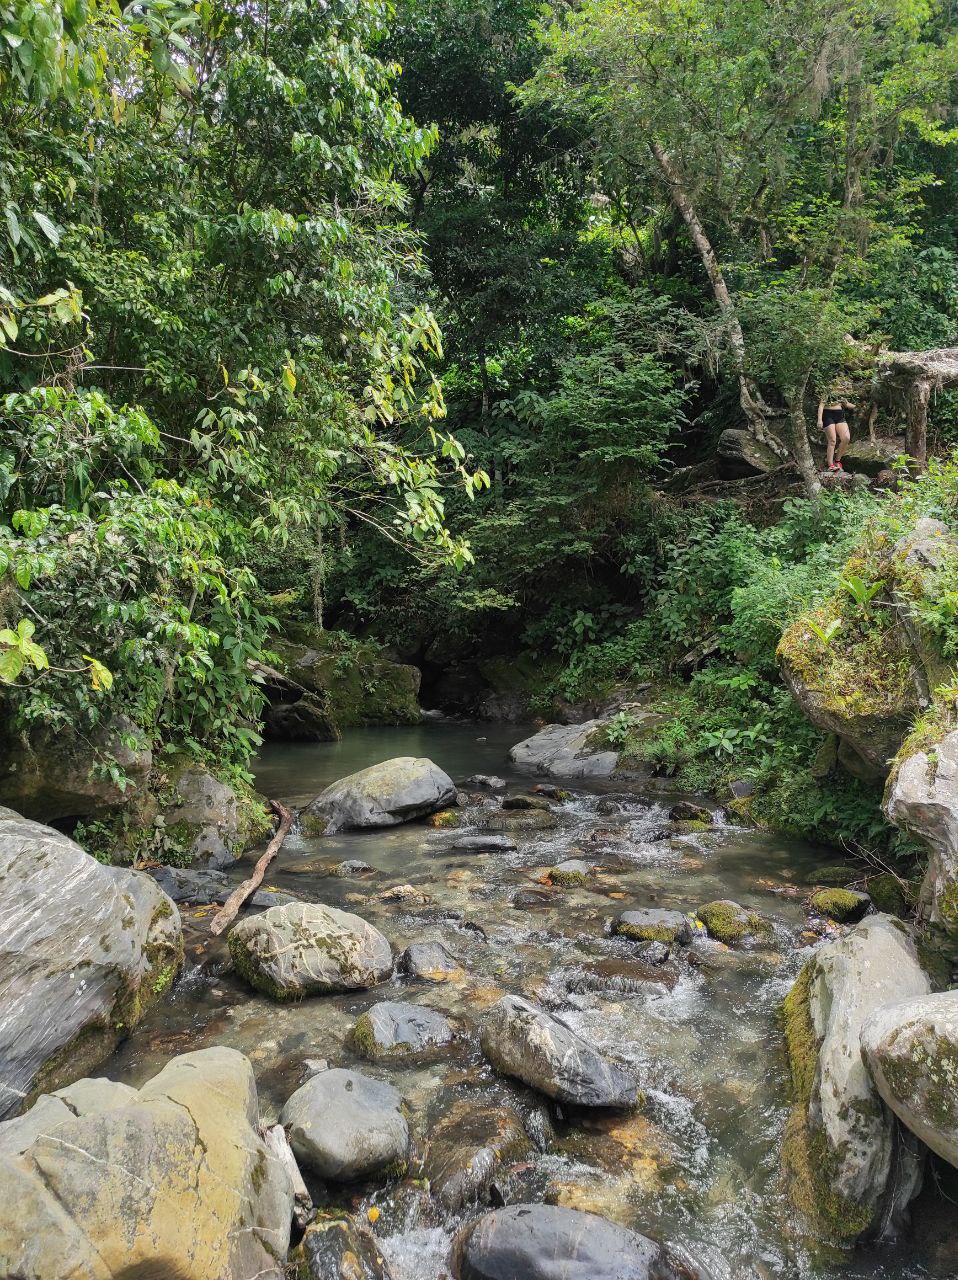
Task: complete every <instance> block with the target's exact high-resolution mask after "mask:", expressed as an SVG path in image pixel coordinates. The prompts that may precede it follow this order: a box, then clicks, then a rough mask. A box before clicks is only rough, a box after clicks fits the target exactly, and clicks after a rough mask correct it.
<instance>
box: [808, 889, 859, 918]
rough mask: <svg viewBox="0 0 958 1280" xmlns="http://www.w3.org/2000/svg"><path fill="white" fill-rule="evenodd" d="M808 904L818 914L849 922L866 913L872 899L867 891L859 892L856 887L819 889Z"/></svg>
mask: <svg viewBox="0 0 958 1280" xmlns="http://www.w3.org/2000/svg"><path fill="white" fill-rule="evenodd" d="M808 905H809V907H810V908H811V909H812V911H814V912H815V913H816V914H817V915H821V916H828V918H829V919H830V920H837V921H838V922H839V924H849V923H851V922H852V921H855V920H860V919H861V918H862V916H863V915H865V913H866V912H867V911H868V909H869V908H870V907H871V905H872V900H871V898H870V897H869V896H868V894H867V893H857V892H856V891H855V890H854V889H819V890H818V891H817V893H813V894H812V896H811V898H810V899H809V902H808Z"/></svg>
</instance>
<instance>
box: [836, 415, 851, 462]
mask: <svg viewBox="0 0 958 1280" xmlns="http://www.w3.org/2000/svg"><path fill="white" fill-rule="evenodd" d="M835 431H836V433H837V435H838V448H837V449H836V450H835V461H836V462H841V460H842V458H843V457H844V456H845V450H846V449H847V448H848V446H849V444H850V443H851V438H852V433H851V430H850V429H849V426H848V423H847V422H836V424H835Z"/></svg>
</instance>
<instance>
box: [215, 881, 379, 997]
mask: <svg viewBox="0 0 958 1280" xmlns="http://www.w3.org/2000/svg"><path fill="white" fill-rule="evenodd" d="M229 949H230V955H231V956H232V957H233V963H234V964H235V965H236V968H237V970H238V971H239V973H240V974H241V975H242V976H243V977H244V978H245V979H246V981H247V982H248V983H249V984H250V985H251V986H253V987H256V988H257V990H259V991H262V992H264V993H265V994H266V995H268V996H271V997H272V998H273V999H274V1000H288V999H292V998H295V997H297V996H304V995H317V994H323V993H326V992H331V991H359V990H363V989H365V988H366V987H374V986H376V985H377V983H380V982H384V981H385V979H386V978H388V977H389V976H390V974H391V973H392V968H393V961H392V949H391V948H390V946H389V943H388V942H387V941H386V939H385V938H384V937H383V935H382V934H381V933H380V932H379V930H378V929H374V928H373V926H372V925H371V924H368V923H367V922H366V921H365V920H362V919H361V918H360V917H359V916H354V915H352V914H351V913H350V912H348V911H339V910H337V909H336V908H335V907H326V906H323V904H322V903H319V902H296V903H289V904H288V905H286V906H279V907H270V909H269V910H268V911H264V912H262V913H261V914H260V915H257V916H248V917H247V918H246V919H245V920H241V921H240V922H239V924H237V925H234V927H233V928H232V929H231V930H230V934H229Z"/></svg>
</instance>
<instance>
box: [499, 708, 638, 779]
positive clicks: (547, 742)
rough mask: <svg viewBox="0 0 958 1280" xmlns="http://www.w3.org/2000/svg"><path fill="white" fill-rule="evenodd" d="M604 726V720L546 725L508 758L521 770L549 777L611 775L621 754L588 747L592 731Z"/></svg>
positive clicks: (518, 746)
mask: <svg viewBox="0 0 958 1280" xmlns="http://www.w3.org/2000/svg"><path fill="white" fill-rule="evenodd" d="M604 725H605V721H604V720H587V721H586V722H585V724H550V725H546V727H545V728H544V729H541V730H540V731H539V732H538V733H535V734H533V735H532V737H531V738H525V739H523V741H522V742H518V743H516V745H515V746H514V747H513V748H512V750H511V751H510V752H509V759H510V760H511V761H512V762H513V764H515V765H516V766H517V767H518V768H520V769H524V770H527V771H529V772H531V773H539V774H545V776H546V777H549V778H608V777H610V775H611V774H612V773H613V772H614V771H615V768H616V765H617V764H618V763H619V756H618V753H617V752H615V751H595V750H592V749H591V748H590V746H589V740H590V739H591V738H592V736H593V734H595V733H596V731H597V730H599V729H602V728H603V727H604Z"/></svg>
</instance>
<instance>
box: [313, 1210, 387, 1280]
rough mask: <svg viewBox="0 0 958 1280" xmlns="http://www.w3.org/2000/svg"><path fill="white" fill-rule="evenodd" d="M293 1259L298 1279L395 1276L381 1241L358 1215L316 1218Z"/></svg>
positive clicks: (368, 1279)
mask: <svg viewBox="0 0 958 1280" xmlns="http://www.w3.org/2000/svg"><path fill="white" fill-rule="evenodd" d="M290 1261H291V1262H292V1263H293V1266H294V1270H293V1272H292V1273H291V1274H293V1275H295V1276H296V1278H297V1280H392V1272H391V1271H390V1270H389V1267H388V1265H387V1263H386V1259H385V1258H384V1257H383V1253H382V1250H381V1249H380V1247H379V1241H378V1240H377V1239H376V1237H375V1236H374V1235H373V1233H372V1232H371V1231H370V1230H369V1228H368V1227H363V1226H361V1225H360V1224H359V1223H358V1222H357V1221H356V1219H355V1218H335V1219H333V1220H331V1221H330V1220H324V1221H322V1222H314V1223H313V1225H312V1226H311V1227H307V1229H306V1234H305V1235H304V1236H303V1239H302V1241H301V1242H300V1243H299V1245H297V1247H296V1248H295V1249H294V1250H293V1252H292V1254H291V1255H290Z"/></svg>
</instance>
